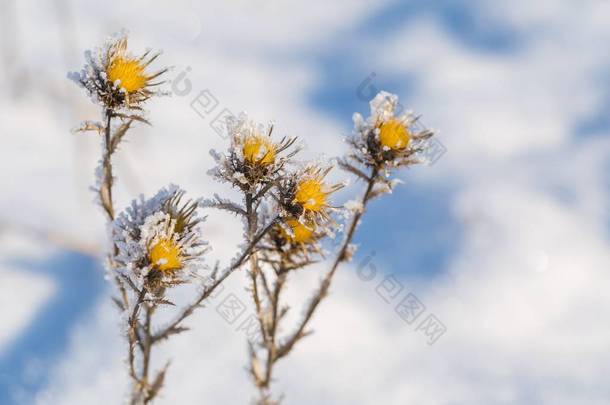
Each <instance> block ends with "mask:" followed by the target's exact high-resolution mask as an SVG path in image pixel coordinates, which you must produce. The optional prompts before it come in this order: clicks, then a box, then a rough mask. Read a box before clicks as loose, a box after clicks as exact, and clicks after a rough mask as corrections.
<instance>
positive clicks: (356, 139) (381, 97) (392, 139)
mask: <svg viewBox="0 0 610 405" xmlns="http://www.w3.org/2000/svg"><path fill="white" fill-rule="evenodd" d="M399 107H400V104H399V103H398V96H396V95H395V94H390V93H387V92H385V91H382V92H379V94H377V95H376V96H375V98H373V100H371V102H370V108H371V114H370V116H369V117H368V118H367V119H364V118H363V117H362V116H361V115H360V114H358V113H355V114H354V117H353V120H354V136H353V137H352V138H350V139H349V142H350V143H351V144H352V146H353V149H354V150H353V155H352V157H353V158H355V159H356V160H358V161H359V162H360V163H362V164H364V165H367V166H375V167H378V168H384V167H385V166H404V165H408V164H412V163H418V159H417V153H418V152H421V151H423V149H424V148H425V141H426V140H427V139H428V138H430V137H431V136H432V135H433V133H432V131H430V130H428V129H426V128H423V127H422V126H421V125H420V124H419V122H418V118H419V117H416V116H414V115H413V113H411V112H408V111H407V112H403V111H400V110H401V108H399Z"/></svg>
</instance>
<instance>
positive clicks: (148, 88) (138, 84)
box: [68, 33, 167, 110]
mask: <svg viewBox="0 0 610 405" xmlns="http://www.w3.org/2000/svg"><path fill="white" fill-rule="evenodd" d="M159 55H160V53H152V52H151V51H150V50H148V51H146V52H145V53H144V54H143V55H141V56H135V55H133V54H131V53H130V52H129V51H128V49H127V34H126V33H120V34H117V35H115V36H113V37H111V38H109V39H108V40H107V41H106V43H105V44H104V45H103V46H101V47H99V48H96V49H95V50H93V51H87V52H86V53H85V57H86V59H87V62H86V64H85V66H84V67H83V69H82V70H81V72H72V73H70V74H69V75H68V77H70V78H71V79H73V80H74V81H75V82H77V83H78V84H79V85H81V86H82V87H84V88H85V89H86V90H87V92H88V93H89V95H90V96H91V97H92V99H93V101H94V102H95V103H100V104H102V105H103V106H104V107H106V108H108V109H112V110H119V109H122V108H125V109H131V108H139V106H140V104H142V103H143V102H144V101H146V100H148V99H149V98H150V97H151V96H153V95H155V94H161V93H159V92H158V91H155V90H153V89H154V87H156V86H159V85H160V84H162V83H163V82H162V81H156V79H158V78H159V77H160V76H161V75H162V74H163V73H165V72H166V71H167V69H161V70H159V71H156V72H154V73H151V72H148V71H147V68H148V66H149V65H150V64H151V63H152V62H153V61H154V60H155V59H156V58H157V57H158V56H159Z"/></svg>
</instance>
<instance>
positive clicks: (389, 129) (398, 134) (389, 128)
mask: <svg viewBox="0 0 610 405" xmlns="http://www.w3.org/2000/svg"><path fill="white" fill-rule="evenodd" d="M410 140H411V134H410V133H409V131H408V130H407V127H406V126H405V125H404V124H403V123H402V122H401V121H399V120H397V119H396V118H392V119H390V120H389V121H386V122H384V123H383V124H381V127H380V128H379V142H380V143H381V146H384V147H387V148H390V149H392V150H402V149H404V148H406V147H407V145H408V144H409V141H410Z"/></svg>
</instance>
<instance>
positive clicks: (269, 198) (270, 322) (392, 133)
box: [238, 92, 432, 405]
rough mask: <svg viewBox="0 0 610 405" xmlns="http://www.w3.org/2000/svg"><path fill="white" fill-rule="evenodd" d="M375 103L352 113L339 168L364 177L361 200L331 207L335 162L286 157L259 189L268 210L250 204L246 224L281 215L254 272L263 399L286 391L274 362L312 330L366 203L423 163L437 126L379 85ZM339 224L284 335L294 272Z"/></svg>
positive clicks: (267, 402)
mask: <svg viewBox="0 0 610 405" xmlns="http://www.w3.org/2000/svg"><path fill="white" fill-rule="evenodd" d="M370 104H371V115H370V117H369V118H368V119H366V120H365V119H364V118H362V117H361V116H360V115H359V114H355V115H354V123H355V130H354V135H353V136H352V137H351V138H350V139H349V145H350V151H349V152H348V153H347V155H346V156H345V157H343V158H341V159H339V160H338V162H339V166H340V167H341V168H342V169H344V170H346V171H347V172H348V173H350V174H353V175H355V176H356V177H357V178H358V179H360V180H362V181H363V182H364V183H365V187H364V192H363V194H362V195H361V196H360V197H359V198H358V199H356V200H352V201H350V202H349V203H346V204H345V205H344V207H342V209H336V208H333V207H332V205H331V204H330V201H329V196H330V194H331V193H333V192H334V191H336V190H338V189H339V188H341V187H342V186H343V185H344V184H335V185H329V184H328V183H327V182H326V181H325V176H326V174H327V173H328V172H329V170H330V169H331V166H328V165H327V164H324V163H320V162H313V163H308V164H305V165H301V166H298V165H296V166H297V167H296V168H294V169H292V170H287V168H286V167H287V166H288V165H290V164H291V162H290V160H288V161H286V162H283V164H282V169H281V170H279V171H274V172H273V173H274V175H273V176H272V177H269V178H267V180H266V183H265V188H264V189H265V190H267V188H269V190H268V191H266V192H265V193H263V194H260V193H259V194H256V195H257V196H260V198H261V199H262V200H263V202H262V203H261V202H260V201H259V200H258V199H257V200H256V207H258V206H259V205H260V204H264V205H265V206H266V210H263V211H262V212H260V213H259V212H257V211H254V212H252V211H248V210H246V211H247V214H248V213H249V214H248V215H246V218H251V219H249V220H248V224H250V223H251V221H256V220H257V219H256V218H260V220H261V221H263V222H266V223H269V222H270V221H271V219H270V218H275V219H274V221H277V225H275V226H274V227H273V229H272V230H271V232H269V233H268V234H267V235H266V236H265V238H263V239H262V240H261V242H260V245H259V248H258V250H257V251H256V253H255V254H254V255H253V256H252V258H251V267H250V272H249V275H250V279H251V288H250V291H251V295H252V298H253V301H254V305H255V309H256V314H257V318H258V325H259V334H258V335H259V336H260V338H259V339H258V340H257V341H251V342H249V345H250V361H249V362H250V365H249V371H250V374H251V377H252V380H253V382H254V384H255V386H256V387H257V388H258V390H259V397H258V399H257V403H258V404H259V405H273V404H277V403H279V401H280V399H281V397H278V396H277V395H275V396H274V395H273V392H272V390H271V383H272V381H273V370H274V366H275V364H276V363H277V362H278V361H279V360H280V359H282V358H284V357H286V356H287V355H288V354H289V353H290V352H291V351H292V349H293V348H294V347H295V345H296V343H297V342H299V341H300V340H301V339H302V338H303V337H305V336H307V334H308V333H309V331H308V330H307V327H308V325H309V322H310V321H311V319H312V317H313V315H314V313H315V312H316V310H317V309H318V307H319V304H320V302H321V301H322V300H323V299H324V297H326V295H327V294H328V291H329V288H330V286H331V283H332V279H333V277H334V275H335V273H336V271H337V269H338V268H339V265H340V264H341V263H342V262H345V261H348V260H349V259H350V258H351V256H352V255H353V253H354V251H355V246H354V245H352V239H353V237H354V235H355V232H356V229H357V226H358V224H359V222H360V220H361V218H362V216H363V214H364V213H365V211H366V208H367V205H368V203H369V202H370V201H371V200H373V199H374V198H376V197H378V196H381V195H384V194H386V193H390V192H391V191H392V189H393V187H394V186H395V184H397V183H398V182H397V181H396V180H393V179H392V178H391V174H392V172H393V171H394V170H396V169H398V168H400V167H408V166H411V165H413V164H417V163H420V161H421V159H420V153H421V152H423V151H424V148H425V147H426V140H427V139H428V138H430V137H431V136H432V132H431V131H429V130H427V129H425V128H422V127H420V126H419V125H418V124H417V118H415V117H414V116H412V115H411V114H409V113H405V114H397V113H396V107H397V104H398V98H397V97H396V96H395V95H392V94H389V93H385V92H381V93H379V94H378V95H377V96H376V97H375V98H374V99H373V100H372V101H371V103H370ZM244 150H245V149H244ZM244 156H245V160H246V161H247V160H248V159H247V157H248V154H247V153H244ZM269 156H270V155H269V154H266V155H264V158H263V159H262V160H260V159H259V160H258V161H256V162H254V163H255V165H254V166H257V165H258V166H261V165H263V164H264V163H265V159H267V160H268V162H269V163H270V162H272V161H273V159H272V158H270V157H269ZM290 157H291V156H290ZM293 166H294V165H293ZM238 178H241V176H238ZM248 195H249V194H248V193H246V194H245V199H244V201H245V203H246V207H248V206H249V201H250V199H249V198H250V197H249V196H248ZM334 213H339V214H342V215H335V214H334ZM343 218H347V220H344V222H345V223H339V222H343V221H340V220H341V219H343ZM340 230H343V240H342V242H341V243H340V245H339V248H338V250H337V251H336V252H335V253H334V259H333V260H332V261H331V265H330V269H329V270H328V271H327V272H326V274H325V275H324V276H323V278H322V281H321V284H320V285H319V287H318V288H317V290H316V291H314V293H313V296H312V298H311V300H310V301H309V302H308V304H307V305H306V307H305V309H304V316H303V318H302V319H301V320H300V321H299V322H298V323H297V325H296V326H295V327H294V330H293V331H292V332H291V333H288V334H286V335H284V336H281V335H280V333H279V330H280V325H281V323H282V321H283V320H284V317H285V315H286V313H287V312H288V310H289V306H288V305H285V304H283V303H282V302H281V293H282V291H283V289H284V288H285V286H286V284H287V282H288V280H289V277H290V276H291V274H292V273H294V272H296V271H300V270H301V269H304V268H306V267H307V266H309V265H311V264H312V263H314V262H317V261H319V260H321V259H324V251H323V249H322V244H321V242H322V240H323V239H324V238H325V237H327V236H331V237H334V235H335V233H336V232H337V231H340Z"/></svg>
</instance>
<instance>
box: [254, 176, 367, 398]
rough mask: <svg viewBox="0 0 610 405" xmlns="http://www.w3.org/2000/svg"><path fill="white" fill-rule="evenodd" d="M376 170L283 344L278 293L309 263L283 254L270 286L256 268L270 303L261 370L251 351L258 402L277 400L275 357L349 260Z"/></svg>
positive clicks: (298, 334)
mask: <svg viewBox="0 0 610 405" xmlns="http://www.w3.org/2000/svg"><path fill="white" fill-rule="evenodd" d="M378 173H379V170H378V169H377V168H373V169H372V170H371V175H370V176H367V186H366V189H365V191H364V194H363V195H362V198H361V200H360V202H361V209H359V210H357V211H356V212H354V214H353V217H352V219H351V221H350V224H349V227H348V229H347V232H346V234H345V238H344V240H343V242H342V244H341V246H340V248H339V251H338V253H337V256H336V257H335V260H334V261H333V263H332V265H331V268H330V270H329V271H328V272H327V273H326V275H325V276H324V278H323V279H322V282H321V283H320V287H319V288H318V290H317V292H316V294H315V295H314V297H313V298H312V300H311V301H310V302H309V304H308V306H307V308H306V311H305V316H304V317H303V319H302V320H301V321H300V323H299V324H298V326H297V328H296V330H295V332H293V333H292V334H291V335H290V336H289V337H288V338H287V339H285V341H284V343H282V344H278V337H277V331H278V325H279V323H280V321H281V319H282V317H283V316H284V314H285V313H286V309H282V308H281V303H280V294H281V292H282V289H283V287H284V285H285V283H286V278H287V275H288V273H289V272H290V271H291V270H295V269H297V268H300V267H303V266H305V265H307V264H308V263H307V262H305V263H293V261H292V260H290V258H286V257H284V258H282V260H279V261H278V262H276V263H273V268H274V270H275V274H276V277H275V282H274V284H273V288H272V289H270V288H269V284H268V281H267V277H266V276H265V273H263V272H262V271H260V269H258V273H257V274H258V275H259V277H258V280H259V282H260V283H261V284H262V285H263V286H264V287H265V288H264V291H265V293H266V295H267V302H268V306H269V309H268V313H267V314H266V315H267V317H268V318H267V319H268V321H267V322H265V314H263V313H262V312H260V311H259V313H260V315H259V322H260V325H261V334H262V336H263V350H264V355H265V357H266V359H265V367H264V370H260V366H259V362H258V358H257V357H256V353H255V352H254V351H252V352H251V357H252V358H251V363H252V364H251V374H252V375H253V378H254V380H255V383H256V385H257V387H258V388H259V393H260V398H259V400H258V405H272V404H277V403H278V402H277V401H275V400H274V399H273V398H272V394H271V389H270V386H271V382H272V379H273V370H274V367H275V364H276V363H277V361H278V360H280V359H281V358H283V357H285V356H286V355H287V354H288V353H290V351H291V350H292V349H293V347H294V345H295V344H296V343H297V342H298V341H299V340H300V339H302V338H303V337H305V336H306V335H307V332H306V331H305V329H306V327H307V325H308V324H309V322H310V321H311V319H312V317H313V314H314V313H315V311H316V309H317V308H318V305H319V304H320V302H321V301H322V300H323V299H324V297H326V295H327V294H328V290H329V288H330V285H331V282H332V279H333V277H334V275H335V273H336V271H337V269H338V268H339V265H340V264H341V263H342V262H344V261H346V260H348V258H349V257H350V245H351V242H352V240H353V238H354V235H355V233H356V229H357V227H358V223H359V222H360V219H361V218H362V215H363V213H364V210H365V208H366V205H367V204H368V202H369V201H370V200H371V198H372V197H373V189H374V186H375V184H376V183H377V181H378ZM255 285H256V283H255Z"/></svg>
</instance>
